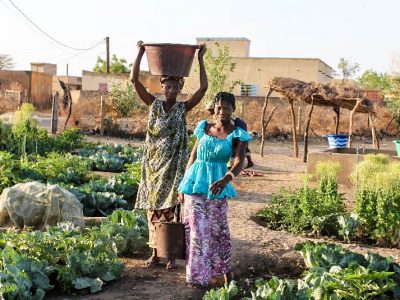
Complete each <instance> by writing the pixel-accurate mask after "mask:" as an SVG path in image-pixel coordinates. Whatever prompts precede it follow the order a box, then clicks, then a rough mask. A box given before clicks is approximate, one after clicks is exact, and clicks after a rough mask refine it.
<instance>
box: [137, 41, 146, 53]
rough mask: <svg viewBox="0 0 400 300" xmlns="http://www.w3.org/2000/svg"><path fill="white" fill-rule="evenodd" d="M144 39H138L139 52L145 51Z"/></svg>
mask: <svg viewBox="0 0 400 300" xmlns="http://www.w3.org/2000/svg"><path fill="white" fill-rule="evenodd" d="M143 44H144V43H143V41H138V42H137V44H136V46H137V47H138V48H139V53H144V45H143Z"/></svg>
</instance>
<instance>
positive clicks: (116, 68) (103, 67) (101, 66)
mask: <svg viewBox="0 0 400 300" xmlns="http://www.w3.org/2000/svg"><path fill="white" fill-rule="evenodd" d="M93 71H94V72H99V73H106V72H107V62H106V61H105V60H104V59H102V58H101V57H100V56H99V57H97V62H96V65H95V66H94V68H93ZM127 72H129V68H128V65H127V62H126V59H124V58H118V57H117V56H116V55H115V54H114V55H113V56H112V58H111V62H110V73H127Z"/></svg>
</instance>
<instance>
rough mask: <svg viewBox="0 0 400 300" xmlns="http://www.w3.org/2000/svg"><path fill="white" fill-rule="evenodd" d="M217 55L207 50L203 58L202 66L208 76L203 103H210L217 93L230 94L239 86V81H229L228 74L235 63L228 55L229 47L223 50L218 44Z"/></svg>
mask: <svg viewBox="0 0 400 300" xmlns="http://www.w3.org/2000/svg"><path fill="white" fill-rule="evenodd" d="M215 45H216V46H217V55H216V56H214V55H213V53H212V51H211V50H210V49H208V50H207V51H206V53H205V56H204V65H205V68H206V71H207V76H208V90H207V93H206V95H205V103H206V104H207V103H208V102H210V101H211V99H212V97H214V96H215V94H217V93H218V92H221V91H227V92H232V91H233V89H234V88H235V86H236V85H238V84H241V83H242V81H241V80H229V74H231V73H233V71H234V70H235V67H236V63H235V62H233V61H232V57H231V56H230V54H229V47H228V46H224V47H223V48H222V47H221V46H220V45H219V43H218V42H215Z"/></svg>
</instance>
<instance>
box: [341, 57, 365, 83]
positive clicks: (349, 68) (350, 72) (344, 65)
mask: <svg viewBox="0 0 400 300" xmlns="http://www.w3.org/2000/svg"><path fill="white" fill-rule="evenodd" d="M337 68H338V69H339V73H340V75H341V76H342V79H343V80H347V79H349V78H351V77H353V76H354V75H355V74H356V73H357V71H358V70H359V69H360V65H359V64H358V63H352V62H350V61H349V60H347V59H345V58H344V57H341V58H340V60H339V63H338V65H337Z"/></svg>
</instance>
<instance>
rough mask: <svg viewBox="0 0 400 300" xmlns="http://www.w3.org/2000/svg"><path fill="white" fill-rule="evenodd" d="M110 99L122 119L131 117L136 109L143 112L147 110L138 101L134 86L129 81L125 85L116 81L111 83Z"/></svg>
mask: <svg viewBox="0 0 400 300" xmlns="http://www.w3.org/2000/svg"><path fill="white" fill-rule="evenodd" d="M110 99H111V103H112V106H113V108H114V109H115V111H116V112H117V114H118V116H120V117H129V116H130V115H131V114H132V112H133V110H134V109H140V110H143V109H144V108H145V107H144V105H143V104H142V102H141V101H140V100H139V99H138V97H137V95H136V92H135V90H134V88H133V85H132V84H130V83H129V82H128V81H127V80H126V81H125V83H124V84H121V83H119V82H115V81H114V82H112V83H111V89H110Z"/></svg>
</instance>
